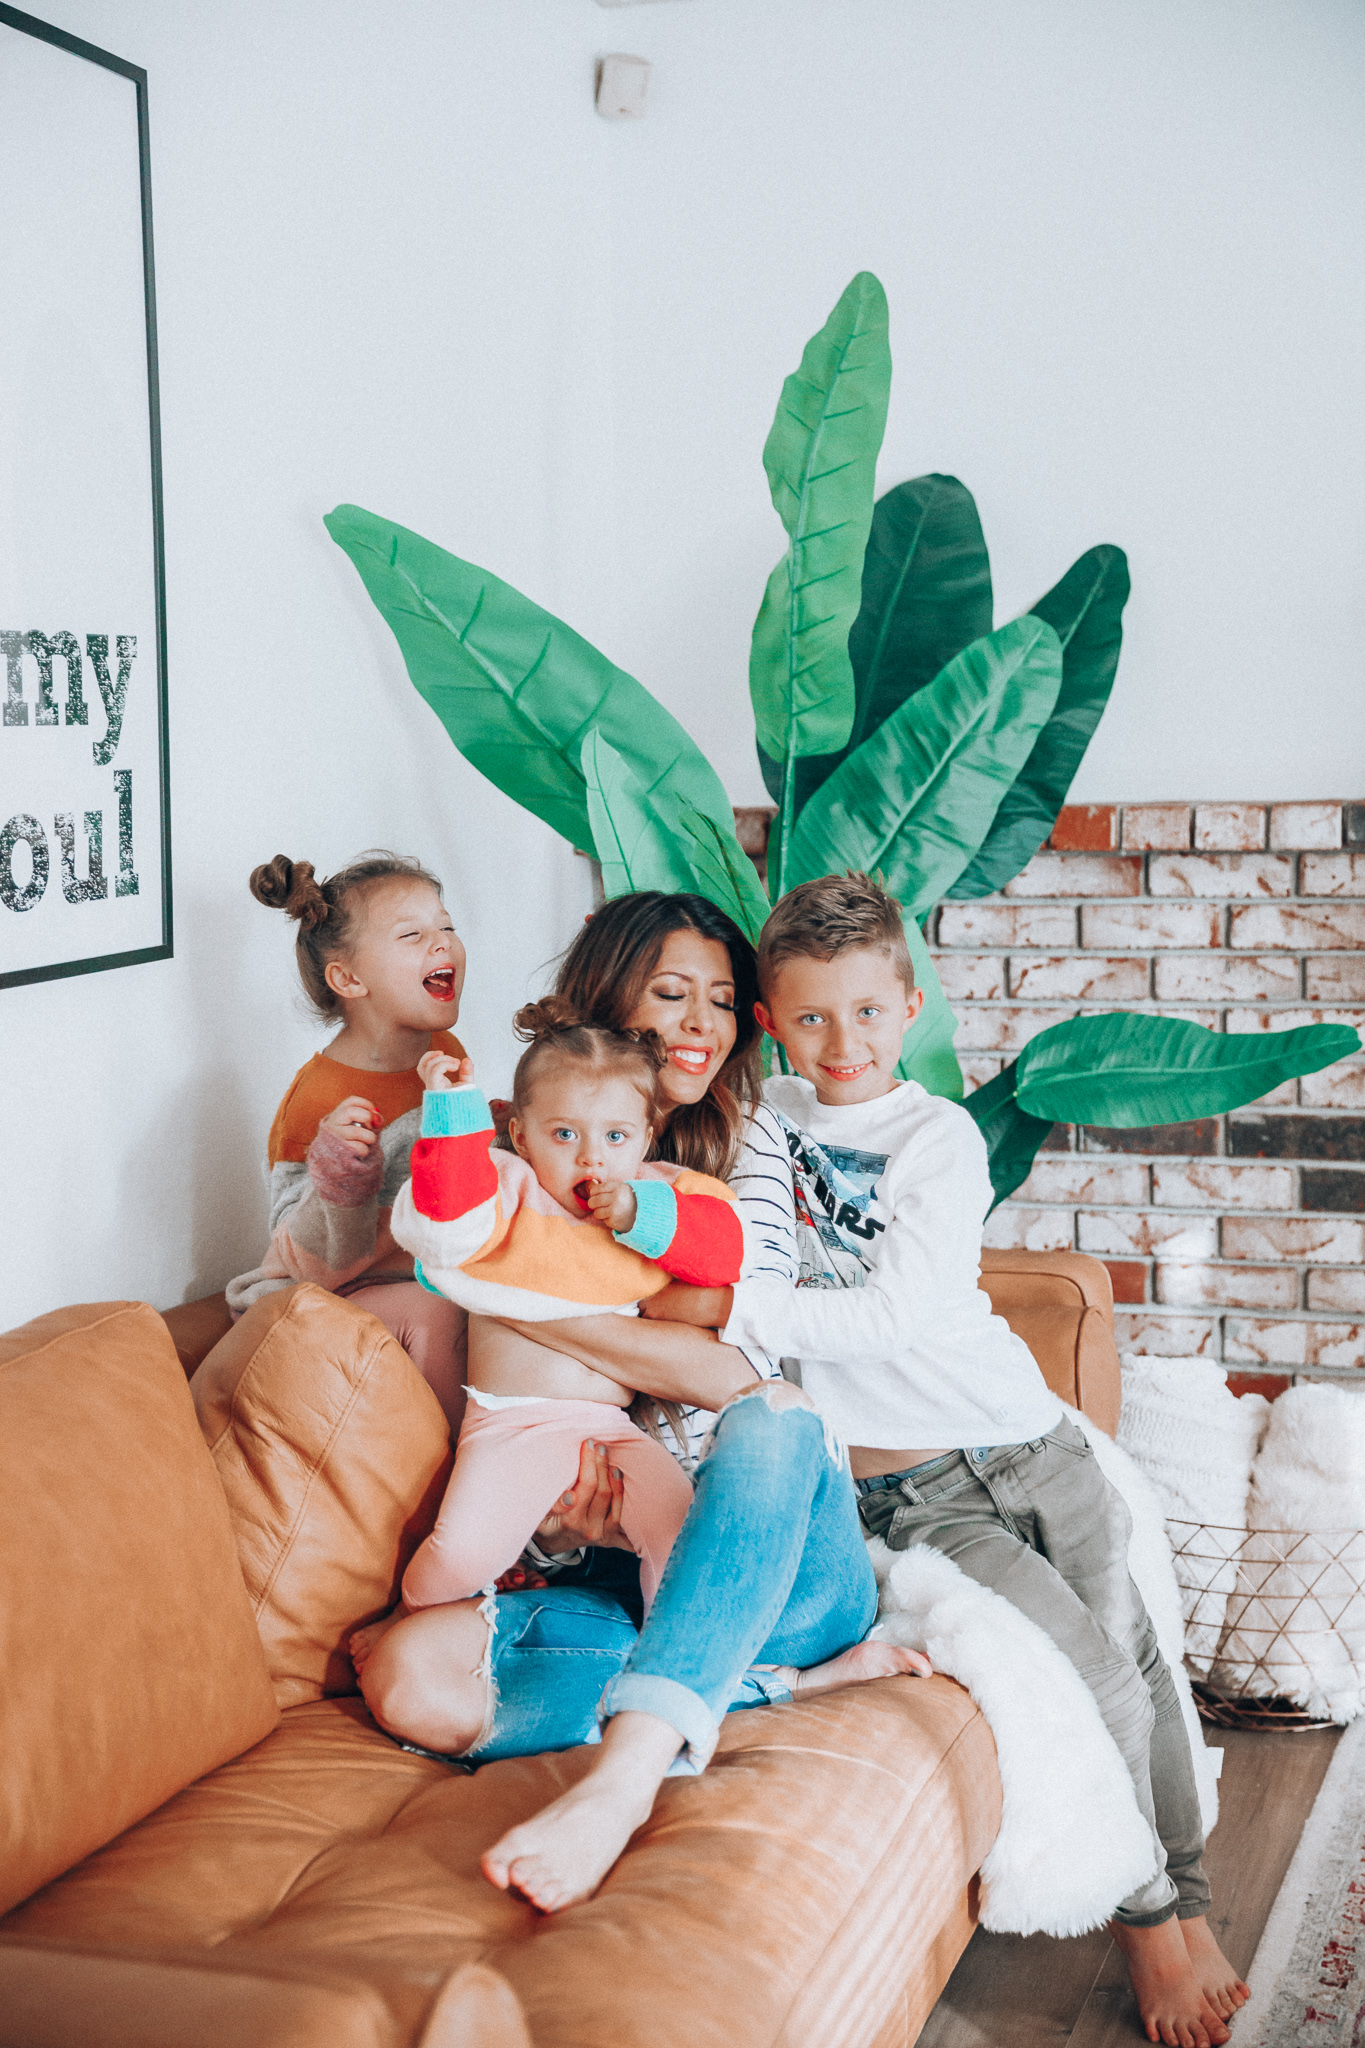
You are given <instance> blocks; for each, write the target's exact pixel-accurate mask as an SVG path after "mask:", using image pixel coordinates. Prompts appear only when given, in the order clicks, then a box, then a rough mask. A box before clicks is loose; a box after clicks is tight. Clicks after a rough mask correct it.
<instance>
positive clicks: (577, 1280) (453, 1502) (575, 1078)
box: [393, 997, 744, 1611]
mask: <svg viewBox="0 0 1365 2048" xmlns="http://www.w3.org/2000/svg"><path fill="white" fill-rule="evenodd" d="M516 1028H517V1031H518V1034H519V1035H520V1036H521V1037H523V1038H526V1039H529V1040H530V1043H529V1045H528V1047H527V1050H526V1051H525V1052H524V1053H523V1054H522V1057H521V1059H520V1061H519V1062H518V1065H517V1071H516V1076H515V1079H514V1081H513V1089H512V1119H511V1123H510V1125H509V1130H508V1135H509V1138H510V1140H511V1143H512V1145H513V1146H514V1148H515V1150H514V1151H512V1152H507V1151H501V1150H499V1151H494V1150H491V1149H490V1147H491V1142H492V1138H493V1121H492V1118H491V1116H490V1115H489V1111H488V1105H487V1103H486V1102H485V1100H484V1097H483V1095H482V1094H481V1093H480V1091H479V1090H478V1089H477V1088H476V1087H474V1085H473V1083H472V1081H471V1079H470V1076H471V1073H472V1064H471V1062H470V1061H469V1060H467V1059H460V1060H456V1059H452V1058H450V1057H449V1056H447V1055H445V1054H442V1053H437V1052H433V1053H430V1054H428V1055H427V1056H426V1057H425V1058H424V1059H423V1060H421V1061H420V1062H419V1063H418V1072H419V1073H420V1074H421V1076H422V1078H423V1080H424V1081H425V1083H426V1085H427V1094H426V1095H425V1097H424V1099H423V1108H422V1137H421V1139H420V1141H419V1142H418V1143H417V1144H416V1145H415V1146H414V1147H413V1152H412V1179H411V1181H410V1183H409V1184H408V1186H407V1187H405V1188H404V1189H403V1190H402V1192H401V1193H400V1195H399V1197H398V1200H397V1202H396V1203H395V1204H394V1213H393V1229H394V1234H395V1236H396V1237H397V1238H398V1240H399V1241H400V1243H402V1244H405V1245H406V1246H407V1247H408V1249H409V1250H410V1251H412V1252H414V1253H416V1254H417V1259H418V1264H417V1274H418V1278H419V1279H420V1280H421V1281H422V1282H423V1283H424V1284H425V1285H428V1286H433V1287H439V1288H440V1290H441V1292H442V1293H443V1294H447V1295H450V1296H452V1297H453V1298H454V1299H455V1300H457V1301H459V1302H461V1303H462V1304H463V1306H464V1307H465V1308H467V1309H470V1310H474V1311H476V1312H480V1313H481V1314H482V1315H486V1316H497V1315H500V1314H509V1313H510V1314H514V1315H516V1316H518V1317H519V1318H521V1319H522V1320H523V1321H526V1322H529V1323H531V1324H532V1325H534V1326H539V1325H541V1324H543V1323H548V1322H553V1321H555V1320H556V1319H562V1318H565V1317H571V1316H584V1315H589V1316H591V1315H604V1314H612V1313H616V1314H621V1313H625V1314H629V1315H634V1314H635V1312H636V1308H637V1305H638V1303H639V1302H640V1301H641V1300H644V1299H646V1298H648V1297H649V1296H651V1295H654V1294H657V1293H659V1292H660V1291H661V1290H662V1289H663V1288H665V1287H666V1286H667V1285H668V1283H669V1281H670V1279H676V1280H681V1281H684V1282H686V1283H688V1284H691V1285H693V1286H701V1287H712V1286H724V1285H726V1284H728V1282H727V1281H726V1280H725V1279H723V1278H722V1275H730V1276H734V1275H736V1274H738V1273H739V1271H740V1270H741V1267H742V1265H743V1256H744V1228H743V1224H742V1223H741V1221H740V1217H739V1212H738V1210H737V1208H736V1207H735V1203H734V1199H733V1197H732V1196H731V1194H730V1191H729V1189H728V1188H727V1187H725V1185H724V1184H723V1183H722V1182H720V1181H717V1180H712V1179H711V1178H710V1177H709V1176H708V1175H706V1174H700V1173H692V1172H688V1171H687V1170H685V1169H684V1168H681V1167H677V1166H660V1165H646V1164H645V1155H646V1153H647V1152H648V1151H649V1149H650V1147H651V1144H652V1142H653V1140H654V1136H655V1132H656V1128H657V1125H658V1122H659V1120H660V1119H659V1110H658V1106H657V1086H658V1077H659V1070H660V1068H661V1066H662V1065H663V1063H664V1060H665V1058H666V1057H667V1054H666V1050H665V1048H664V1046H663V1044H662V1042H661V1041H659V1040H658V1039H657V1038H656V1037H655V1036H654V1034H653V1033H652V1032H647V1033H637V1032H619V1031H610V1030H601V1029H595V1028H592V1027H590V1026H586V1025H584V1024H582V1023H581V1022H580V1021H579V1019H578V1016H577V1014H576V1012H574V1011H573V1010H572V1009H571V1008H570V1006H569V1005H567V1004H566V1003H564V1002H562V1001H559V1000H557V999H556V998H553V997H551V998H549V999H548V1000H547V1001H545V1002H543V1003H531V1004H528V1005H527V1007H526V1008H525V1009H523V1010H522V1011H520V1012H519V1014H518V1016H517V1020H516ZM452 1081H454V1082H456V1083H457V1084H458V1085H455V1086H451V1085H450V1083H451V1082H452ZM478 1332H479V1323H478V1321H477V1320H476V1322H475V1326H474V1338H475V1342H474V1344H473V1346H472V1349H471V1359H470V1378H471V1384H470V1386H469V1388H468V1393H469V1396H470V1405H469V1407H468V1409H467V1410H466V1414H465V1422H464V1428H463V1430H462V1432H461V1435H460V1440H459V1446H458V1449H457V1452H456V1458H455V1470H454V1472H453V1473H452V1475H451V1480H450V1485H449V1487H448V1489H447V1491H446V1496H445V1500H444V1501H443V1503H442V1506H441V1511H440V1514H439V1516H438V1518H437V1522H436V1527H435V1528H434V1529H433V1531H432V1533H431V1535H430V1536H429V1537H428V1538H427V1540H426V1542H425V1543H424V1544H423V1545H422V1547H421V1549H420V1550H419V1551H418V1552H417V1554H416V1556H415V1557H414V1558H413V1560H412V1563H411V1564H410V1565H409V1566H408V1570H407V1573H406V1576H405V1578H404V1580H403V1602H404V1607H405V1609H406V1610H408V1611H412V1610H414V1609H416V1608H419V1607H434V1606H441V1605H445V1604H447V1603H449V1602H451V1601H455V1600H462V1599H467V1598H468V1597H469V1596H470V1595H472V1594H473V1593H476V1592H478V1591H480V1590H482V1589H484V1588H486V1587H488V1586H489V1585H490V1584H491V1582H492V1581H493V1580H494V1579H496V1578H497V1577H498V1575H499V1574H500V1573H501V1572H503V1571H505V1570H506V1569H507V1568H508V1567H509V1566H510V1565H512V1564H514V1563H515V1561H516V1560H517V1558H518V1557H520V1555H521V1553H522V1550H523V1548H524V1547H525V1545H526V1543H527V1541H528V1540H529V1538H530V1537H531V1535H532V1534H533V1533H534V1531H535V1530H536V1528H537V1527H538V1525H539V1524H540V1522H541V1519H542V1517H543V1516H544V1515H545V1514H546V1512H547V1511H548V1510H549V1509H550V1508H551V1507H552V1506H553V1504H554V1503H555V1501H556V1500H557V1499H559V1497H560V1496H561V1495H562V1494H563V1492H564V1490H565V1489H566V1487H569V1486H570V1485H572V1483H573V1480H574V1478H575V1476H576V1474H577V1472H578V1467H579V1449H580V1445H581V1444H582V1442H583V1440H584V1439H585V1438H591V1439H593V1440H595V1441H596V1442H597V1443H599V1444H601V1445H604V1446H609V1447H610V1450H611V1454H612V1456H613V1458H614V1459H615V1461H616V1463H617V1465H618V1468H619V1470H620V1471H621V1473H622V1476H623V1479H624V1500H623V1505H622V1513H621V1527H622V1529H623V1531H624V1533H625V1535H626V1537H627V1539H628V1541H629V1542H630V1544H631V1546H632V1548H633V1549H635V1550H636V1552H637V1553H638V1555H639V1557H640V1560H641V1564H640V1583H641V1593H642V1596H643V1599H644V1602H645V1605H646V1606H648V1604H649V1602H650V1601H651V1600H652V1598H653V1596H654V1592H655V1589H656V1587H657V1585H658V1582H659V1578H660V1575H661V1573H662V1571H663V1566H664V1561H665V1559H666V1558H667V1556H668V1553H669V1550H670V1549H671V1547H672V1544H673V1539H674V1537H675V1536H676V1535H677V1533H678V1530H679V1529H680V1528H681V1527H682V1523H683V1520H684V1518H685V1516H686V1514H687V1510H688V1508H689V1506H690V1505H691V1500H692V1489H691V1487H690V1485H689V1484H688V1481H687V1479H686V1478H685V1477H684V1475H683V1473H682V1471H681V1469H680V1467H679V1466H678V1464H677V1463H676V1461H675V1460H674V1459H673V1458H672V1457H671V1456H670V1455H669V1453H668V1452H667V1451H666V1450H665V1449H664V1447H663V1445H662V1443H660V1442H658V1441H657V1440H656V1439H655V1438H653V1437H651V1436H647V1435H645V1433H644V1432H643V1431H642V1430H640V1429H638V1428H637V1427H636V1425H635V1424H634V1423H633V1422H631V1421H630V1419H629V1417H628V1416H627V1415H626V1414H625V1412H624V1411H625V1409H626V1408H627V1406H628V1405H629V1403H630V1401H631V1399H632V1394H631V1391H630V1390H629V1389H628V1388H625V1387H622V1386H621V1385H620V1384H619V1383H618V1382H617V1381H616V1380H615V1379H613V1378H611V1377H609V1376H608V1375H607V1374H606V1373H602V1372H598V1371H595V1370H593V1369H592V1368H591V1367H589V1366H587V1365H584V1364H581V1363H580V1362H579V1361H578V1360H577V1359H574V1358H570V1357H567V1356H566V1355H564V1354H563V1353H562V1352H560V1351H556V1350H551V1349H549V1348H547V1347H546V1346H544V1345H542V1344H538V1343H535V1342H530V1343H523V1344H521V1345H519V1346H517V1347H515V1348H514V1349H513V1350H512V1351H511V1352H508V1351H507V1350H506V1348H505V1347H499V1346H496V1345H494V1346H491V1347H487V1348H484V1347H481V1346H480V1345H479V1344H478V1342H477V1338H478Z"/></svg>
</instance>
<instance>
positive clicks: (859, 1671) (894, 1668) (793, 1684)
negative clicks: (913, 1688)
mask: <svg viewBox="0 0 1365 2048" xmlns="http://www.w3.org/2000/svg"><path fill="white" fill-rule="evenodd" d="M759 1668H760V1669H762V1668H766V1669H768V1670H770V1671H771V1672H772V1673H773V1674H774V1676H775V1677H777V1678H780V1679H781V1680H782V1682H783V1684H784V1685H787V1686H790V1688H791V1694H792V1698H793V1699H809V1698H810V1697H811V1695H812V1694H813V1693H817V1692H830V1691H831V1690H832V1689H833V1688H834V1687H835V1686H836V1685H862V1684H864V1683H865V1681H866V1680H867V1679H869V1678H898V1677H901V1676H902V1675H908V1676H910V1677H912V1678H932V1677H933V1675H934V1667H933V1665H932V1664H931V1663H930V1662H929V1659H928V1658H927V1657H926V1656H924V1654H923V1653H922V1652H921V1651H919V1650H902V1649H900V1648H899V1647H898V1646H897V1645H896V1644H895V1643H882V1642H871V1643H855V1644H854V1645H853V1648H852V1649H851V1650H845V1651H844V1652H843V1653H842V1655H841V1656H838V1657H831V1658H830V1659H829V1662H828V1663H826V1664H812V1665H811V1667H810V1669H809V1670H808V1671H798V1670H797V1668H796V1666H795V1665H794V1664H770V1665H768V1666H766V1667H762V1666H760V1667H759Z"/></svg>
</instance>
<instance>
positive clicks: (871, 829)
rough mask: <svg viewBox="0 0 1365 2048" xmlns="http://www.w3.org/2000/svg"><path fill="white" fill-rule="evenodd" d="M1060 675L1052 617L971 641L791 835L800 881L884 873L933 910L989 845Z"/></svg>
mask: <svg viewBox="0 0 1365 2048" xmlns="http://www.w3.org/2000/svg"><path fill="white" fill-rule="evenodd" d="M1061 675H1062V655H1061V648H1060V646H1059V645H1058V641H1057V635H1056V634H1055V633H1054V632H1053V630H1052V628H1051V626H1049V625H1046V624H1045V623H1044V622H1043V620H1042V619H1035V618H1032V617H1026V618H1022V619H1015V620H1014V621H1013V623H1012V624H1010V625H1008V626H1001V627H1000V628H999V629H998V631H996V632H994V633H989V634H987V636H986V638H985V639H984V640H977V641H974V642H973V643H972V645H971V646H970V647H966V648H964V649H963V651H962V653H961V654H959V655H957V656H955V657H954V659H953V660H952V661H950V662H949V664H948V666H947V668H945V669H944V670H942V672H941V673H940V674H939V675H937V676H936V677H935V678H934V680H933V682H932V683H930V684H929V685H928V686H927V687H926V688H925V689H923V690H920V691H918V692H917V693H916V695H915V696H913V697H912V698H910V700H909V702H908V703H905V704H902V705H901V706H900V708H899V710H897V711H894V712H893V713H892V714H891V716H890V718H888V719H887V720H886V721H885V723H884V724H882V725H881V726H879V727H878V729H877V731H876V732H874V733H873V735H872V737H871V738H870V739H867V740H864V741H863V744H862V745H861V746H860V747H859V749H858V751H857V753H856V754H850V755H849V757H848V759H847V760H846V761H845V762H844V763H843V766H842V767H840V768H836V770H835V771H834V773H833V775H831V776H830V778H829V780H828V781H827V782H826V783H824V784H823V785H822V787H821V788H820V789H818V790H817V791H816V793H815V795H814V796H813V797H812V798H811V800H810V802H809V803H808V804H807V805H806V808H805V810H804V811H802V813H801V816H800V818H799V819H798V820H797V823H796V829H795V831H794V833H793V834H792V846H791V861H790V867H791V875H792V878H793V880H794V881H809V880H811V879H813V877H815V876H816V875H828V874H834V873H837V872H838V871H839V870H840V869H843V868H850V867H852V868H862V869H864V870H866V872H867V873H869V874H870V873H872V871H873V870H874V869H878V870H880V872H881V874H882V877H883V880H884V883H885V886H886V888H887V889H888V890H890V892H891V894H892V895H893V896H895V897H896V898H897V899H898V900H899V902H900V904H901V906H902V908H903V909H904V911H905V913H906V915H907V917H910V918H920V917H923V916H924V914H925V912H926V911H927V910H928V909H929V908H930V906H931V905H932V904H934V903H936V902H937V901H938V899H939V897H940V896H942V895H943V894H944V892H945V890H946V889H947V887H948V885H949V884H950V883H951V882H953V881H954V880H956V878H957V876H958V875H960V874H961V872H962V870H963V868H964V867H965V866H966V864H967V862H968V861H969V860H970V859H971V857H972V855H973V854H974V853H975V852H976V849H977V848H978V846H980V844H981V842H982V839H983V838H984V837H985V835H986V833H987V831H988V830H989V828H990V823H991V820H992V818H993V817H994V816H995V812H996V808H997V806H998V805H999V803H1000V800H1001V798H1002V796H1003V795H1004V793H1005V791H1006V790H1007V789H1008V788H1009V787H1010V784H1011V783H1012V782H1013V780H1014V778H1015V776H1016V774H1017V773H1018V771H1019V769H1020V767H1021V765H1022V764H1023V762H1024V760H1025V759H1026V758H1027V756H1028V753H1029V750H1030V748H1031V747H1032V746H1033V743H1034V739H1035V738H1036V736H1037V734H1038V731H1039V729H1040V728H1041V727H1042V726H1043V725H1044V724H1045V722H1046V721H1047V719H1048V717H1049V716H1050V715H1051V712H1052V707H1053V705H1054V704H1055V703H1056V701H1057V692H1058V689H1059V688H1060V686H1061Z"/></svg>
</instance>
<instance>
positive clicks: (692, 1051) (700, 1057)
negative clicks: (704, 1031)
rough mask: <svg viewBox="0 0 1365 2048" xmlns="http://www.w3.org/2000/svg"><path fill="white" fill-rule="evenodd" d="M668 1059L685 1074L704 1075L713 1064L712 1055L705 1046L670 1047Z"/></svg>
mask: <svg viewBox="0 0 1365 2048" xmlns="http://www.w3.org/2000/svg"><path fill="white" fill-rule="evenodd" d="M668 1057H669V1058H670V1060H672V1062H673V1064H674V1066H675V1067H681V1068H682V1070H683V1072H684V1073H685V1074H704V1073H705V1072H706V1069H707V1067H708V1066H709V1065H710V1064H711V1058H712V1054H711V1051H710V1049H709V1048H708V1047H706V1046H704V1045H670V1046H669V1048H668Z"/></svg>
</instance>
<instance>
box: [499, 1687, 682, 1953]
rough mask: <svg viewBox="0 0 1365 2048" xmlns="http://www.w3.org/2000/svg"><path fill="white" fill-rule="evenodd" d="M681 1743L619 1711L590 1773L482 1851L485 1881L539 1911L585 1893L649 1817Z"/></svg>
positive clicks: (650, 1718) (648, 1720)
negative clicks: (570, 1789)
mask: <svg viewBox="0 0 1365 2048" xmlns="http://www.w3.org/2000/svg"><path fill="white" fill-rule="evenodd" d="M680 1745H681V1738H680V1736H679V1734H678V1731H677V1729H676V1728H671V1727H670V1726H669V1724H668V1723H667V1722H666V1721H660V1720H658V1719H656V1717H655V1716H654V1715H653V1714H636V1713H628V1714H617V1715H616V1717H615V1718H614V1719H613V1720H611V1721H609V1722H608V1723H607V1727H606V1731H605V1733H604V1734H603V1737H602V1747H601V1748H600V1750H599V1751H598V1753H597V1756H596V1757H595V1759H594V1761H593V1766H592V1769H591V1770H590V1771H589V1772H588V1774H587V1776H586V1777H585V1778H582V1779H580V1781H579V1782H578V1784H577V1785H575V1786H574V1787H573V1789H572V1791H569V1792H566V1793H564V1795H563V1797H562V1798H559V1799H556V1800H555V1801H554V1802H553V1803H552V1804H551V1805H549V1806H547V1807H544V1808H543V1809H542V1810H541V1812H539V1813H538V1814H536V1815H534V1816H533V1818H532V1819H530V1820H528V1821H523V1822H522V1824H521V1826H520V1827H516V1828H510V1829H509V1830H508V1832H507V1833H506V1834H505V1835H504V1836H503V1837H502V1839H501V1840H500V1841H497V1842H495V1843H494V1844H493V1846H492V1848H491V1849H489V1850H487V1851H486V1852H485V1854H484V1856H483V1859H482V1865H481V1867H482V1870H483V1874H484V1876H485V1877H486V1878H487V1879H488V1882H489V1883H490V1884H494V1885H496V1886H497V1887H498V1889H499V1891H504V1892H505V1891H518V1892H521V1893H522V1894H523V1896H524V1897H526V1898H528V1899H529V1900H530V1902H531V1904H532V1905H533V1906H539V1908H540V1910H541V1912H542V1913H559V1912H562V1911H563V1909H564V1907H565V1906H573V1905H576V1904H577V1903H578V1901H579V1900H580V1899H586V1898H588V1897H589V1896H590V1894H591V1893H593V1892H595V1891H596V1890H597V1887H598V1885H599V1884H601V1882H602V1879H603V1878H604V1877H605V1876H606V1874H607V1872H608V1871H609V1870H610V1869H611V1867H612V1865H613V1863H615V1861H616V1859H617V1857H618V1856H619V1855H620V1854H621V1851H622V1850H623V1849H624V1848H625V1846H626V1843H627V1842H628V1841H629V1840H630V1838H631V1836H632V1835H633V1834H634V1833H635V1830H636V1828H638V1827H643V1825H644V1823H645V1822H646V1821H647V1820H648V1819H649V1816H650V1811H651V1809H652V1807H653V1805H654V1795H655V1793H656V1792H657V1791H658V1789H659V1786H660V1784H661V1783H662V1782H663V1778H664V1774H665V1772H666V1771H667V1769H668V1767H669V1765H670V1764H671V1763H672V1761H673V1759H674V1757H675V1756H676V1755H677V1754H678V1750H679V1747H680Z"/></svg>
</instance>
